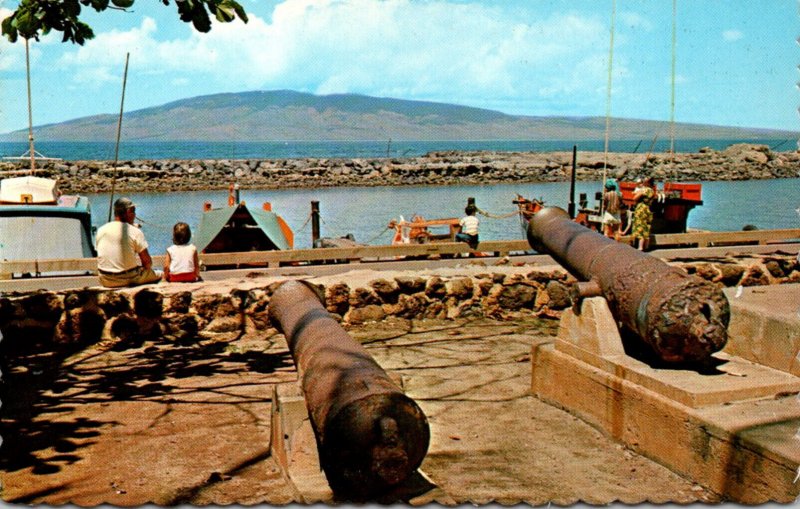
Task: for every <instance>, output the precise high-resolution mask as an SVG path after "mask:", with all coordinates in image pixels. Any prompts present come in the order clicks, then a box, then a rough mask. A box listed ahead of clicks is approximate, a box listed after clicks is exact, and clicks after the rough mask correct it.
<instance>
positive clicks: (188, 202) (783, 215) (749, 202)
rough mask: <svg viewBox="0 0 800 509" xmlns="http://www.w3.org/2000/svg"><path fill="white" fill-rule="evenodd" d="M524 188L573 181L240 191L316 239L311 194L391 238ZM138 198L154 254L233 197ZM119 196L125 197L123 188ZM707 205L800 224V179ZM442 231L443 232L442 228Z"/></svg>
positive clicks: (360, 227)
mask: <svg viewBox="0 0 800 509" xmlns="http://www.w3.org/2000/svg"><path fill="white" fill-rule="evenodd" d="M599 190H600V182H599V181H598V182H577V183H576V199H577V195H578V194H579V193H587V195H588V197H589V199H590V203H591V200H593V198H594V194H595V192H597V191H599ZM517 194H520V195H522V196H524V197H527V198H539V199H543V200H544V202H545V204H547V205H556V206H560V207H563V208H566V205H567V202H568V200H569V183H568V182H554V183H540V184H491V185H484V186H481V185H459V186H431V187H425V186H420V187H369V188H356V187H340V188H324V189H284V190H263V191H260V190H242V192H241V196H240V198H241V199H242V200H244V201H245V202H246V203H247V204H248V205H250V206H255V207H260V206H261V204H262V203H263V202H270V203H271V204H272V209H273V210H274V211H275V212H276V213H278V214H280V215H281V216H282V217H283V218H284V219H285V220H286V222H287V223H288V224H289V226H290V227H291V228H292V229H293V230H294V233H295V247H296V248H309V247H311V224H310V221H309V218H310V214H311V201H319V202H320V215H321V224H320V229H321V234H322V236H325V237H340V236H344V235H346V234H348V233H349V234H353V235H354V236H355V238H356V240H357V241H359V242H362V243H366V244H372V245H379V244H389V243H390V242H391V239H392V232H390V231H388V230H387V225H388V223H389V221H390V220H392V219H399V218H400V216H402V217H404V218H405V219H410V218H411V216H413V215H421V216H423V217H425V218H428V219H434V218H446V217H461V216H463V214H464V207H465V206H466V203H467V198H468V197H474V198H475V200H476V203H477V205H478V207H480V208H481V209H482V210H484V211H486V212H489V213H490V214H492V215H493V216H503V215H507V214H511V213H513V212H515V210H516V206H515V205H514V204H513V203H512V200H513V199H514V198H515V197H516V195H517ZM127 196H129V197H130V198H131V199H133V200H134V202H135V203H136V204H137V214H138V215H139V218H140V221H141V222H142V229H143V231H144V233H145V235H146V237H147V239H148V241H149V242H150V245H151V249H150V251H151V254H163V253H164V252H165V250H166V248H167V247H168V246H169V245H170V244H171V235H172V225H174V224H175V223H176V222H178V221H183V222H186V223H188V224H189V225H190V226H191V227H192V230H193V231H194V230H196V228H197V226H198V224H199V223H200V216H201V215H202V210H203V203H204V202H206V201H210V202H211V203H212V204H213V205H214V206H215V207H218V206H223V205H225V204H226V203H227V197H228V193H227V191H202V192H200V191H197V192H185V193H142V194H127ZM88 197H89V199H90V201H91V204H92V222H93V224H95V225H96V226H100V225H102V224H103V223H105V222H106V221H107V219H108V209H109V201H110V195H109V194H90V195H88ZM116 197H119V195H117V196H116ZM702 198H703V202H704V203H703V205H702V206H699V207H696V208H695V209H694V210H693V211H692V212H691V213H690V215H689V227H690V228H698V229H704V230H715V231H736V230H741V229H742V227H743V226H745V225H748V224H751V225H755V226H757V227H758V228H760V229H775V228H800V179H776V180H755V181H737V182H716V181H715V182H703V196H702ZM479 218H480V220H481V225H480V235H481V238H482V239H484V240H510V239H521V238H524V236H523V234H522V229H521V227H520V223H519V218H518V216H517V215H511V216H510V217H505V218H491V217H484V216H479ZM441 233H444V231H442V232H441Z"/></svg>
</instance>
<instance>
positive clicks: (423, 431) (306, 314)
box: [269, 281, 430, 500]
mask: <svg viewBox="0 0 800 509" xmlns="http://www.w3.org/2000/svg"><path fill="white" fill-rule="evenodd" d="M269 316H270V319H271V321H272V323H273V324H274V325H275V326H276V327H277V328H278V330H279V331H280V332H282V333H283V334H284V335H285V336H286V341H287V343H288V344H289V349H290V350H291V353H292V357H293V358H294V362H295V365H296V367H297V371H298V377H299V380H300V385H301V388H302V391H303V393H304V396H305V400H306V407H307V408H308V413H309V417H310V419H311V425H312V428H313V429H314V433H315V435H316V439H317V446H318V450H319V457H320V464H321V466H322V469H323V471H324V472H325V476H326V477H327V479H328V482H329V484H330V486H331V489H332V490H333V491H334V493H336V494H337V496H339V497H344V498H348V499H352V500H366V499H369V498H371V497H375V496H378V495H381V494H383V493H386V492H388V491H389V490H391V489H392V488H393V487H394V486H397V485H398V484H400V483H401V482H402V481H404V480H405V479H407V478H408V477H409V476H410V475H411V474H412V473H413V472H414V471H415V470H416V469H417V468H418V467H419V466H420V464H421V463H422V460H423V459H424V457H425V454H426V452H427V450H428V443H429V441H430V429H429V427H428V420H427V418H426V417H425V414H424V413H423V412H422V410H421V409H420V408H419V406H418V405H417V404H416V402H414V400H412V399H411V398H409V397H408V396H406V395H405V394H404V393H403V392H402V390H401V389H400V388H399V387H398V386H397V385H396V384H395V383H394V382H393V381H392V380H391V379H390V378H389V376H388V375H387V374H386V372H385V371H384V370H383V369H382V368H381V367H380V366H379V365H378V363H377V362H376V361H375V360H374V359H373V358H372V357H371V356H370V355H369V353H367V351H366V350H365V349H364V347H363V346H361V344H360V343H358V342H356V341H355V340H354V339H353V338H352V337H350V335H348V334H347V332H346V331H345V330H344V329H343V328H342V327H341V325H339V323H338V322H337V321H336V320H335V319H334V318H333V317H332V316H331V315H330V313H328V312H327V311H326V310H325V308H324V307H323V296H322V295H321V294H320V293H319V292H318V291H317V290H316V288H315V287H314V286H313V285H311V284H306V283H304V282H300V281H287V282H285V283H283V284H281V285H280V286H279V287H278V288H277V289H276V290H275V292H274V293H273V295H272V297H271V299H270V304H269Z"/></svg>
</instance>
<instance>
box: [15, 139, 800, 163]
mask: <svg viewBox="0 0 800 509" xmlns="http://www.w3.org/2000/svg"><path fill="white" fill-rule="evenodd" d="M734 143H758V144H764V145H768V146H769V147H770V148H772V149H773V150H795V149H796V148H797V140H794V139H771V138H769V139H747V140H745V139H720V140H709V139H697V140H676V142H675V151H676V152H697V151H698V149H700V148H702V147H711V148H713V149H716V150H722V149H724V148H726V147H728V146H729V145H732V144H734ZM573 145H577V147H578V150H584V151H600V152H602V151H603V146H604V142H603V140H584V141H578V142H574V141H571V140H550V141H530V140H517V141H513V140H511V141H507V140H499V141H498V140H487V141H392V140H386V141H265V142H255V141H254V142H239V141H231V142H198V141H186V142H184V141H169V142H155V141H153V142H138V141H137V142H125V141H123V142H122V143H121V144H120V148H119V159H120V160H138V159H298V158H306V157H309V158H355V157H360V158H377V157H413V156H420V155H424V154H426V153H428V152H434V151H447V150H459V151H474V150H488V151H498V152H526V151H535V152H549V151H564V150H567V151H568V150H572V147H573ZM651 145H652V140H651V139H648V140H612V141H611V142H610V143H609V150H610V151H613V152H636V153H647V152H648V151H649V150H650V146H651ZM27 150H28V145H27V144H26V143H15V142H0V157H17V156H19V155H21V154H23V153H24V152H25V151H27ZM652 150H653V151H654V152H665V151H668V150H669V140H657V141H656V143H655V145H654V146H653V149H652ZM36 151H37V152H40V153H41V154H43V155H45V156H47V157H57V158H61V159H65V160H68V161H78V160H101V161H106V160H107V161H113V160H114V151H115V144H114V143H113V142H111V141H91V142H88V141H87V142H57V141H38V142H36Z"/></svg>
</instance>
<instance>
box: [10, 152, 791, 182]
mask: <svg viewBox="0 0 800 509" xmlns="http://www.w3.org/2000/svg"><path fill="white" fill-rule="evenodd" d="M604 166H605V167H606V168H607V170H608V174H609V175H610V176H612V177H616V178H619V179H633V178H637V177H644V176H653V177H655V178H656V180H670V181H678V182H680V181H709V180H749V179H777V178H796V177H800V152H799V151H789V152H773V151H771V150H770V148H769V147H768V146H766V145H753V144H738V145H732V146H730V147H728V148H727V149H725V150H722V151H718V150H713V149H710V148H704V149H701V150H700V151H699V152H697V153H676V154H674V155H673V154H665V153H658V154H629V153H611V154H608V159H607V160H606V157H605V155H604V154H603V153H601V152H578V159H577V167H576V178H577V179H578V180H599V179H601V176H602V171H603V167H604ZM27 168H28V166H27V163H26V162H0V171H4V172H6V173H5V174H6V175H10V174H11V175H13V174H14V173H15V172H20V173H22V172H25V171H26V170H27ZM37 170H38V172H37V174H38V175H40V176H46V177H52V178H58V179H59V182H60V188H61V189H62V191H64V192H67V193H103V192H108V190H110V189H111V183H112V180H113V179H114V178H115V176H116V184H115V188H116V189H117V190H118V191H119V192H132V191H135V192H174V191H202V190H213V189H225V188H227V187H228V186H229V185H230V184H231V183H232V182H237V183H239V185H240V186H241V187H242V188H244V189H290V188H319V187H347V186H350V187H371V186H413V185H460V184H468V185H471V184H491V183H503V182H518V183H535V182H559V181H567V180H569V177H570V175H571V172H572V153H571V152H524V153H523V152H455V151H453V152H433V153H430V154H426V155H424V156H420V157H407V158H371V159H363V158H353V159H310V158H306V159H213V160H212V159H205V160H199V159H198V160H138V161H121V162H119V163H118V164H117V165H116V167H115V166H114V164H113V162H111V161H40V162H39V167H38V168H37Z"/></svg>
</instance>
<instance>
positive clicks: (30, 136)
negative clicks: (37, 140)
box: [25, 37, 36, 175]
mask: <svg viewBox="0 0 800 509" xmlns="http://www.w3.org/2000/svg"><path fill="white" fill-rule="evenodd" d="M25 77H26V79H27V84H28V144H29V145H30V148H29V152H30V156H31V175H33V174H34V173H35V172H36V151H35V150H34V149H33V106H32V105H31V57H30V50H29V49H28V38H27V37H26V38H25Z"/></svg>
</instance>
